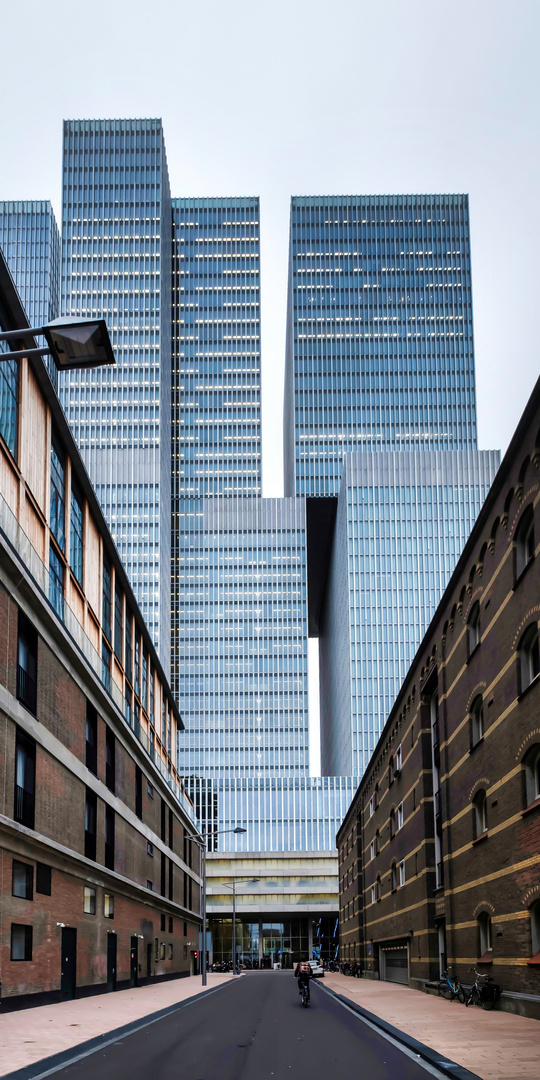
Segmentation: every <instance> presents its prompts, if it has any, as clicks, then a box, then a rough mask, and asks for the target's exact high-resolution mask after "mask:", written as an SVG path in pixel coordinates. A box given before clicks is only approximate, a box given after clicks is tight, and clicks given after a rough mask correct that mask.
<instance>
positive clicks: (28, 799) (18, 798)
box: [14, 784, 36, 829]
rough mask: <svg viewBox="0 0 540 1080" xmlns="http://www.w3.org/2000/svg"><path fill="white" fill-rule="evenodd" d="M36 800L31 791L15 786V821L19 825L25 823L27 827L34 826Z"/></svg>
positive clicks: (31, 827)
mask: <svg viewBox="0 0 540 1080" xmlns="http://www.w3.org/2000/svg"><path fill="white" fill-rule="evenodd" d="M35 806H36V800H35V797H34V793H33V792H32V791H27V790H26V788H22V787H19V785H18V784H17V785H16V786H15V815H14V816H15V821H18V822H19V824H20V825H26V827H27V828H28V829H33V828H34V819H35Z"/></svg>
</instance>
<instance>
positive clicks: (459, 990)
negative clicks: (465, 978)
mask: <svg viewBox="0 0 540 1080" xmlns="http://www.w3.org/2000/svg"><path fill="white" fill-rule="evenodd" d="M437 993H438V995H439V997H442V998H445V999H446V1001H453V1000H454V998H456V997H457V999H458V1001H460V1002H461V1004H462V1005H463V1004H464V1003H465V998H466V993H465V990H464V989H463V987H462V985H461V983H460V981H459V979H453V978H452V977H451V976H450V975H449V974H448V972H447V971H443V973H442V978H441V979H440V980H439V982H438V983H437Z"/></svg>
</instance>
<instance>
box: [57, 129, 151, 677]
mask: <svg viewBox="0 0 540 1080" xmlns="http://www.w3.org/2000/svg"><path fill="white" fill-rule="evenodd" d="M63 168H64V178H63V179H64V182H63V203H62V289H61V297H62V299H61V303H62V313H63V314H73V315H80V316H87V317H92V316H97V315H99V316H100V317H103V318H105V319H106V320H107V324H108V327H109V331H110V334H111V340H112V343H113V347H114V352H115V355H116V360H117V366H116V368H114V369H110V368H98V369H94V370H92V371H84V372H76V371H73V372H68V373H66V374H63V375H62V377H61V400H62V404H63V406H64V409H65V412H66V414H67V417H68V420H69V422H70V424H71V427H72V429H73V432H74V434H75V437H76V439H77V442H78V445H79V447H80V450H81V453H82V456H83V459H84V461H85V464H86V467H87V469H88V472H89V474H90V476H91V478H92V482H93V484H94V487H95V489H96V492H97V495H98V498H99V500H100V503H101V506H102V509H103V511H104V513H105V516H106V519H107V522H108V524H109V527H110V530H111V532H112V535H113V537H114V540H115V543H116V545H117V548H118V551H119V553H120V555H121V557H122V560H123V562H124V565H125V567H126V570H127V572H128V574H129V578H130V581H131V585H132V587H133V590H134V592H135V595H136V597H137V601H138V604H139V607H140V609H141V612H142V615H143V618H144V620H145V622H146V625H147V626H148V628H149V631H150V633H151V635H152V638H153V641H154V643H155V645H156V648H157V649H158V652H159V655H160V657H161V661H162V664H163V667H164V670H165V672H166V673H167V674H169V671H170V610H171V602H170V536H171V514H170V489H171V232H172V223H171V199H170V190H169V176H168V169H167V160H166V155H165V144H164V138H163V129H162V125H161V121H160V120H67V121H65V122H64V144H63Z"/></svg>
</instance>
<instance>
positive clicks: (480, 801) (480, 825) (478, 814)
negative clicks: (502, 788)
mask: <svg viewBox="0 0 540 1080" xmlns="http://www.w3.org/2000/svg"><path fill="white" fill-rule="evenodd" d="M485 832H487V797H486V793H485V791H484V790H480V791H477V793H476V795H475V796H474V799H473V836H474V839H475V840H477V839H478V837H479V836H482V835H483V834H484V833H485Z"/></svg>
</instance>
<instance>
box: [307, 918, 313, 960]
mask: <svg viewBox="0 0 540 1080" xmlns="http://www.w3.org/2000/svg"><path fill="white" fill-rule="evenodd" d="M307 920H308V959H309V960H311V956H312V953H313V918H312V916H311V915H308V917H307Z"/></svg>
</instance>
